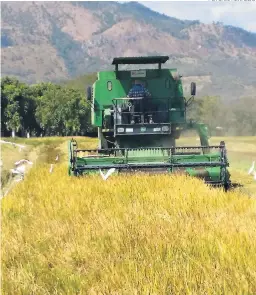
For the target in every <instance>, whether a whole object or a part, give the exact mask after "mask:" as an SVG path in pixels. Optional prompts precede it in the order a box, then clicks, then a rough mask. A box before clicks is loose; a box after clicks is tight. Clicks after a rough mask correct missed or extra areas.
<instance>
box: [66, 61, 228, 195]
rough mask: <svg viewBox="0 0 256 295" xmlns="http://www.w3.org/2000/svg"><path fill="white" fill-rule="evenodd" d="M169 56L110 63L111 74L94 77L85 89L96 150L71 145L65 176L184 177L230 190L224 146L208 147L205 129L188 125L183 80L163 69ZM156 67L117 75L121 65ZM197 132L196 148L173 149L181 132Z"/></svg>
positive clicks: (75, 143) (192, 94)
mask: <svg viewBox="0 0 256 295" xmlns="http://www.w3.org/2000/svg"><path fill="white" fill-rule="evenodd" d="M168 59H169V57H168V56H147V57H119V58H114V59H113V62H112V64H113V65H114V66H115V70H113V71H103V72H99V73H98V79H97V81H96V82H95V83H94V84H93V86H92V87H88V89H87V99H88V102H90V104H91V121H92V125H94V126H96V127H97V128H98V140H99V146H98V149H79V148H78V145H77V142H76V141H75V140H74V139H72V140H71V141H69V168H68V169H69V170H68V171H69V175H74V176H80V175H85V174H90V173H93V172H97V173H99V172H101V170H103V171H109V170H110V169H111V170H112V171H116V172H119V173H120V172H140V171H141V172H151V173H152V172H153V173H186V174H188V175H191V176H195V177H199V178H201V179H203V180H204V181H205V182H206V183H209V184H211V185H214V186H221V187H224V189H225V190H227V189H228V188H229V186H230V179H229V172H228V170H227V167H228V166H229V163H228V159H227V155H226V147H225V143H224V142H220V145H217V146H209V142H208V138H209V135H208V128H207V126H206V125H205V124H203V123H198V122H193V121H189V122H188V121H187V120H186V109H187V107H188V106H189V105H190V104H191V103H192V102H193V100H194V96H195V94H196V84H195V83H194V82H191V97H190V98H189V99H187V100H186V99H185V98H184V96H183V87H182V82H181V76H179V75H178V73H177V70H176V69H162V68H161V66H162V64H164V63H165V62H166V61H167V60H168ZM130 64H133V65H135V64H136V65H138V64H158V67H157V68H156V69H143V70H120V69H119V65H130ZM188 129H195V130H196V131H197V133H198V135H199V137H200V142H201V145H199V146H184V147H177V146H175V140H176V139H178V138H179V137H180V135H181V132H182V131H184V130H188Z"/></svg>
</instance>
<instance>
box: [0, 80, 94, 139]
mask: <svg viewBox="0 0 256 295" xmlns="http://www.w3.org/2000/svg"><path fill="white" fill-rule="evenodd" d="M90 128H91V127H90V118H89V106H88V104H87V102H86V99H85V97H84V95H83V94H82V93H81V92H80V91H79V90H77V89H74V88H72V87H67V86H65V85H58V84H53V83H39V84H35V85H27V84H25V83H22V82H20V81H19V80H17V79H16V78H10V77H4V78H2V79H1V133H2V135H4V136H10V135H11V134H12V133H15V134H16V135H18V136H26V134H27V133H29V134H30V135H31V136H40V135H43V136H54V135H58V136H69V135H85V134H86V133H88V131H90Z"/></svg>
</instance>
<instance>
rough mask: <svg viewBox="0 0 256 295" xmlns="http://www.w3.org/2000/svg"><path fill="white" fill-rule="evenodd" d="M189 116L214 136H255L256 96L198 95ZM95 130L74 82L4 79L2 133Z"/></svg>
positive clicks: (81, 132)
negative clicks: (229, 99) (31, 82)
mask: <svg viewBox="0 0 256 295" xmlns="http://www.w3.org/2000/svg"><path fill="white" fill-rule="evenodd" d="M84 89H85V88H84ZM187 116H188V118H193V119H195V120H198V121H201V122H204V123H206V124H208V126H209V129H210V130H211V133H212V135H233V136H235V135H248V136H249V135H256V98H251V97H249V98H240V99H237V100H234V101H232V103H224V102H223V101H222V100H221V98H219V97H203V98H195V101H194V102H193V104H192V105H191V107H190V108H189V109H188V114H187ZM93 131H95V128H93V127H92V126H91V124H90V105H89V104H88V103H87V101H86V97H85V91H81V89H79V88H77V87H75V84H74V85H73V83H68V84H67V85H59V84H53V83H38V84H35V85H27V84H25V83H23V82H20V81H19V80H18V79H16V78H10V77H4V78H2V79H1V134H2V136H11V135H12V134H16V135H18V136H26V135H27V134H30V136H72V135H82V136H83V135H88V134H92V132H93Z"/></svg>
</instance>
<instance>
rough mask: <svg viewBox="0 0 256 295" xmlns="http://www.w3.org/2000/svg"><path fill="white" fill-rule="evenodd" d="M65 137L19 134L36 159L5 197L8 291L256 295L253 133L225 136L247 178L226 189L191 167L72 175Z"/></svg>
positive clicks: (87, 142) (237, 170)
mask: <svg viewBox="0 0 256 295" xmlns="http://www.w3.org/2000/svg"><path fill="white" fill-rule="evenodd" d="M220 140H222V139H220V138H213V139H212V140H211V143H219V142H220ZM66 141H67V138H47V139H28V140H24V139H23V140H22V139H18V140H17V142H23V143H25V144H26V145H27V146H28V149H27V157H33V161H34V165H33V167H32V169H31V170H30V171H29V173H28V175H27V176H26V178H25V180H24V181H23V182H20V183H18V184H17V185H16V186H15V187H14V188H13V189H12V190H11V191H10V192H9V194H8V195H7V196H6V197H4V198H3V199H2V236H1V237H2V293H3V294H6V295H7V294H8V295H9V294H17V295H19V294H29V295H32V294H36V295H38V294H40V295H41V294H51V295H52V294H63V295H64V294H256V267H255V265H256V254H255V249H256V198H255V196H256V193H255V192H256V186H255V183H256V181H254V180H253V177H252V176H248V175H247V171H248V169H249V167H250V166H251V163H252V161H253V160H256V138H255V137H247V138H225V141H226V143H227V149H228V156H229V158H230V162H231V163H230V165H231V167H230V171H231V177H232V176H233V177H232V179H233V178H234V179H235V181H236V182H238V181H239V182H240V183H241V184H243V185H244V186H243V187H241V188H237V189H235V190H233V191H230V192H228V193H224V192H223V191H221V190H220V189H211V188H209V187H207V186H206V185H205V184H203V183H202V182H201V181H200V180H198V179H193V178H189V177H185V176H172V175H157V176H154V175H150V176H149V175H132V176H129V177H127V176H124V175H121V176H111V177H110V178H109V179H108V180H107V181H103V180H102V178H101V177H100V176H98V175H97V176H90V177H86V178H82V179H77V178H70V177H69V176H68V175H67V150H66V148H67V142H66ZM191 141H192V139H187V138H185V139H182V140H180V144H186V143H187V142H189V144H194V143H193V142H191ZM78 142H79V144H80V146H82V147H85V146H86V147H91V148H93V147H95V146H96V141H95V140H94V139H89V138H83V139H82V138H81V139H78ZM196 144H197V145H198V142H197V143H196ZM9 153H10V152H9ZM56 154H59V156H60V157H59V158H60V161H59V162H58V163H57V164H56V165H54V169H53V172H52V173H49V168H50V164H51V163H53V162H54V159H55V157H56ZM6 155H7V153H6V152H5V150H2V157H3V161H4V163H7V162H8V161H10V162H11V161H12V159H11V157H10V154H9V156H8V157H5V156H6ZM30 160H32V158H31V159H30ZM9 164H10V163H9ZM6 165H7V164H6Z"/></svg>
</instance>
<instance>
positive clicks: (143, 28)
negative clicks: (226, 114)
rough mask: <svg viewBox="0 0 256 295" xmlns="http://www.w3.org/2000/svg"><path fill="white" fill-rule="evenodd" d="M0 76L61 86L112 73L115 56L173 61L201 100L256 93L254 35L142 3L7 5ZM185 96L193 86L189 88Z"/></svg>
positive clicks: (172, 64)
mask: <svg viewBox="0 0 256 295" xmlns="http://www.w3.org/2000/svg"><path fill="white" fill-rule="evenodd" d="M1 7H2V9H1V27H2V31H1V50H2V59H1V61H2V76H3V75H12V76H16V77H18V78H19V79H21V80H23V81H26V82H28V83H35V82H39V81H53V82H61V81H65V80H67V79H71V78H75V77H77V76H80V75H84V74H86V73H92V72H95V71H99V70H104V69H108V68H112V66H111V61H112V59H113V57H116V56H135V55H140V56H141V55H156V54H161V55H169V57H170V60H169V61H168V63H167V64H166V65H165V67H171V68H175V67H177V68H178V71H179V72H180V74H182V75H183V81H184V83H185V86H186V87H187V86H188V85H189V83H190V81H192V80H193V81H195V82H197V85H198V87H197V89H198V95H220V96H222V97H224V98H226V99H231V98H236V97H241V96H253V95H255V91H256V34H255V33H252V32H247V31H245V30H243V29H241V28H237V27H232V26H224V25H223V24H221V23H213V24H207V25H206V24H203V23H201V22H199V21H197V20H195V21H188V20H179V19H176V18H173V17H168V16H166V15H163V14H160V13H157V12H154V11H152V10H150V9H148V8H146V7H145V6H143V5H141V4H139V3H137V2H125V3H119V2H112V1H111V2H92V1H90V2H34V1H33V2H2V3H1ZM186 89H187V90H188V87H187V88H186Z"/></svg>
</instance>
